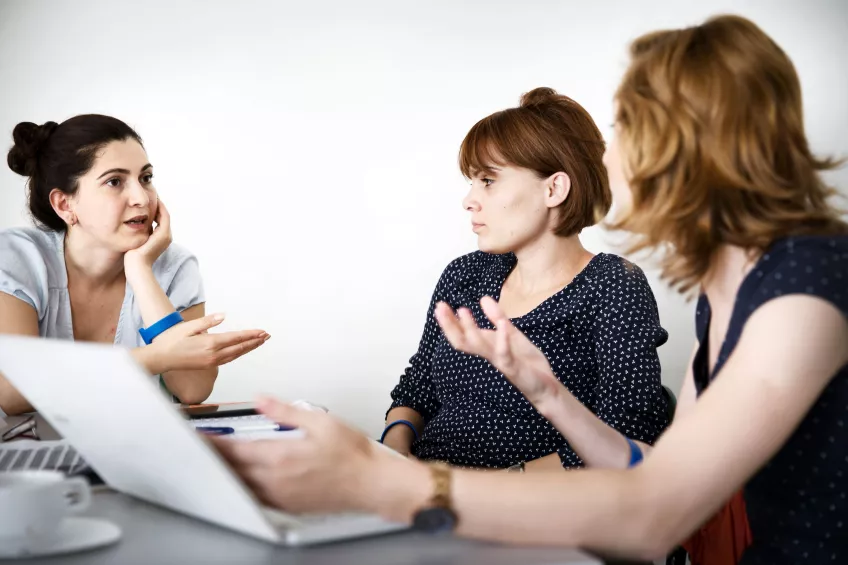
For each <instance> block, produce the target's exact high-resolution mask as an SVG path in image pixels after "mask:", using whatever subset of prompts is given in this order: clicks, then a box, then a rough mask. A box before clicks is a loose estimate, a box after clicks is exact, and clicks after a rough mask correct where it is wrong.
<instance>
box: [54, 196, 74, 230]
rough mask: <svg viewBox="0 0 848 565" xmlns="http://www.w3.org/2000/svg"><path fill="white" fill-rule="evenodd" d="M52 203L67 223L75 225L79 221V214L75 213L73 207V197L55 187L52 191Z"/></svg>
mask: <svg viewBox="0 0 848 565" xmlns="http://www.w3.org/2000/svg"><path fill="white" fill-rule="evenodd" d="M50 205H51V206H53V210H54V211H55V212H56V214H57V215H58V216H59V217H60V218H62V219H63V220H65V223H66V224H68V225H69V226H73V225H74V224H76V223H77V215H76V214H74V211H73V209H72V202H71V197H70V196H69V195H67V194H65V193H64V192H62V191H61V190H59V189H58V188H54V189H53V190H51V191H50Z"/></svg>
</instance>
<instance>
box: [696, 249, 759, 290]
mask: <svg viewBox="0 0 848 565" xmlns="http://www.w3.org/2000/svg"><path fill="white" fill-rule="evenodd" d="M758 258H759V256H758V255H756V254H754V253H751V251H750V250H749V249H745V248H743V247H737V246H735V245H722V246H721V247H719V248H718V249H717V250H716V251H715V254H714V255H713V259H712V264H711V266H710V270H709V271H708V272H707V274H706V276H705V277H704V279H703V280H702V281H701V289H702V290H703V291H704V293H705V294H706V295H707V298H708V299H709V301H710V304H711V305H716V304H730V305H733V303H734V301H735V300H736V294H737V293H738V292H739V287H740V286H741V285H742V281H743V280H744V279H745V277H746V276H747V274H748V273H749V272H751V269H753V268H754V265H755V264H756V262H757V259H758Z"/></svg>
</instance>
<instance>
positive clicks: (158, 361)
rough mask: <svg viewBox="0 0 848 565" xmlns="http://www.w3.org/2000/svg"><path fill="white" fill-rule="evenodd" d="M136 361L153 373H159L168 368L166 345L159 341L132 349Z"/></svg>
mask: <svg viewBox="0 0 848 565" xmlns="http://www.w3.org/2000/svg"><path fill="white" fill-rule="evenodd" d="M132 354H133V357H134V358H135V360H136V362H137V363H138V364H139V365H141V366H142V367H143V368H144V369H145V370H146V371H147V372H148V373H150V374H151V375H159V374H161V373H164V372H165V371H167V370H168V367H167V363H166V353H165V347H164V346H163V345H162V344H159V343H151V344H150V345H144V346H142V347H136V348H135V349H133V350H132Z"/></svg>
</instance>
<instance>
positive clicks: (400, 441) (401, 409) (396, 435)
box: [383, 406, 424, 455]
mask: <svg viewBox="0 0 848 565" xmlns="http://www.w3.org/2000/svg"><path fill="white" fill-rule="evenodd" d="M398 420H406V421H408V422H411V423H412V425H413V426H415V432H414V433H413V431H412V430H411V429H409V426H406V425H404V424H398V425H396V426H393V427H392V429H390V430H389V431H388V432H387V433H386V437H385V438H384V439H383V445H385V446H386V447H390V448H391V449H393V450H395V451H397V452H398V453H402V454H404V455H407V454H409V451H410V449H411V448H412V442H413V441H414V440H415V434H416V433H417V434H418V435H419V436H420V435H421V433H422V432H423V431H424V418H423V417H422V416H421V414H419V413H418V412H417V411H416V410H413V409H412V408H408V407H406V406H398V407H397V408H392V409H391V410H390V411H389V413H388V414H387V415H386V426H388V425H389V424H391V423H392V422H396V421H398Z"/></svg>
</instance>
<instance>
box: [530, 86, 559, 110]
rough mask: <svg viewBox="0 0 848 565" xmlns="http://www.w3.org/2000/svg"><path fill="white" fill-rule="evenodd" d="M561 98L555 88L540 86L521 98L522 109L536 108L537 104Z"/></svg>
mask: <svg viewBox="0 0 848 565" xmlns="http://www.w3.org/2000/svg"><path fill="white" fill-rule="evenodd" d="M559 98H560V94H559V93H558V92H557V91H556V90H554V89H553V88H548V87H547V86H540V87H539V88H534V89H533V90H531V91H530V92H526V93H524V95H522V96H521V107H522V108H525V107H527V106H535V105H536V104H544V103H546V102H553V101H555V100H558V99H559Z"/></svg>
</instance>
